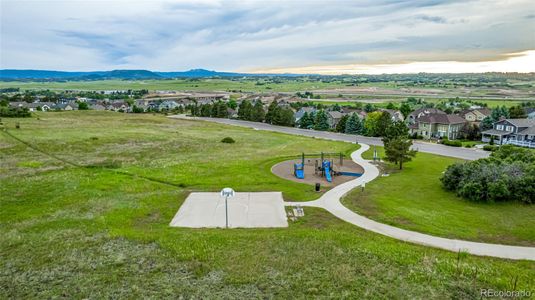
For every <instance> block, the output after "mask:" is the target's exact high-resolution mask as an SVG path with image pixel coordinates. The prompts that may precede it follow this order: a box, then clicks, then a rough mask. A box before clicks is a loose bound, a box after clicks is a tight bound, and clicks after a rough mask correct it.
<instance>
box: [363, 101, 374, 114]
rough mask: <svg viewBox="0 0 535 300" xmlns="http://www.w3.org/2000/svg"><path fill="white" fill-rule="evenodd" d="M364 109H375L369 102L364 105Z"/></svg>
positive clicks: (368, 110)
mask: <svg viewBox="0 0 535 300" xmlns="http://www.w3.org/2000/svg"><path fill="white" fill-rule="evenodd" d="M364 111H365V112H367V113H370V112H373V111H375V107H374V106H373V104H371V103H366V106H364Z"/></svg>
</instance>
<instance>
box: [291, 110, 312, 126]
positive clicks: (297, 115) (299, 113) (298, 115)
mask: <svg viewBox="0 0 535 300" xmlns="http://www.w3.org/2000/svg"><path fill="white" fill-rule="evenodd" d="M305 112H306V113H308V114H309V115H310V114H313V113H316V109H315V108H314V107H301V108H300V109H299V110H298V111H297V112H296V113H295V114H294V120H295V123H297V122H299V120H301V118H302V117H303V115H304V114H305Z"/></svg>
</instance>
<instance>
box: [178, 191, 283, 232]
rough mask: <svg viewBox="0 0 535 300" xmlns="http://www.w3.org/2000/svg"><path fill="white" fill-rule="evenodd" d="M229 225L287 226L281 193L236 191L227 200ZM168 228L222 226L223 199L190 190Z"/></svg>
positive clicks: (244, 226) (214, 194) (253, 226)
mask: <svg viewBox="0 0 535 300" xmlns="http://www.w3.org/2000/svg"><path fill="white" fill-rule="evenodd" d="M228 220H229V227H230V228H255V227H288V221H287V219H286V211H285V209H284V201H283V198H282V193H281V192H260V193H236V194H235V195H234V197H233V198H229V199H228ZM169 225H170V226H171V227H190V228H217V227H221V228H224V227H225V198H223V197H221V195H220V194H219V193H191V194H189V196H188V197H187V198H186V200H185V201H184V203H183V204H182V206H181V207H180V209H179V210H178V212H177V213H176V215H175V217H174V218H173V220H172V221H171V223H170V224H169Z"/></svg>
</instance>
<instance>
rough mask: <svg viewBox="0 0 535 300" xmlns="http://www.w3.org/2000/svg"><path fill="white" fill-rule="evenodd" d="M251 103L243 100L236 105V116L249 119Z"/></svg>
mask: <svg viewBox="0 0 535 300" xmlns="http://www.w3.org/2000/svg"><path fill="white" fill-rule="evenodd" d="M252 110H253V105H252V104H251V102H249V101H248V100H243V101H242V102H241V103H240V105H239V106H238V118H240V119H242V120H250V119H251V113H252Z"/></svg>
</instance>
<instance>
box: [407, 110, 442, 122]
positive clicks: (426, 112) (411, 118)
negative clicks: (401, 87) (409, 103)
mask: <svg viewBox="0 0 535 300" xmlns="http://www.w3.org/2000/svg"><path fill="white" fill-rule="evenodd" d="M429 114H446V113H445V112H443V111H441V110H440V109H436V108H420V109H417V110H415V111H413V112H411V113H410V114H409V116H408V117H407V121H408V122H409V124H416V119H418V118H420V117H423V116H426V115H429Z"/></svg>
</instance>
